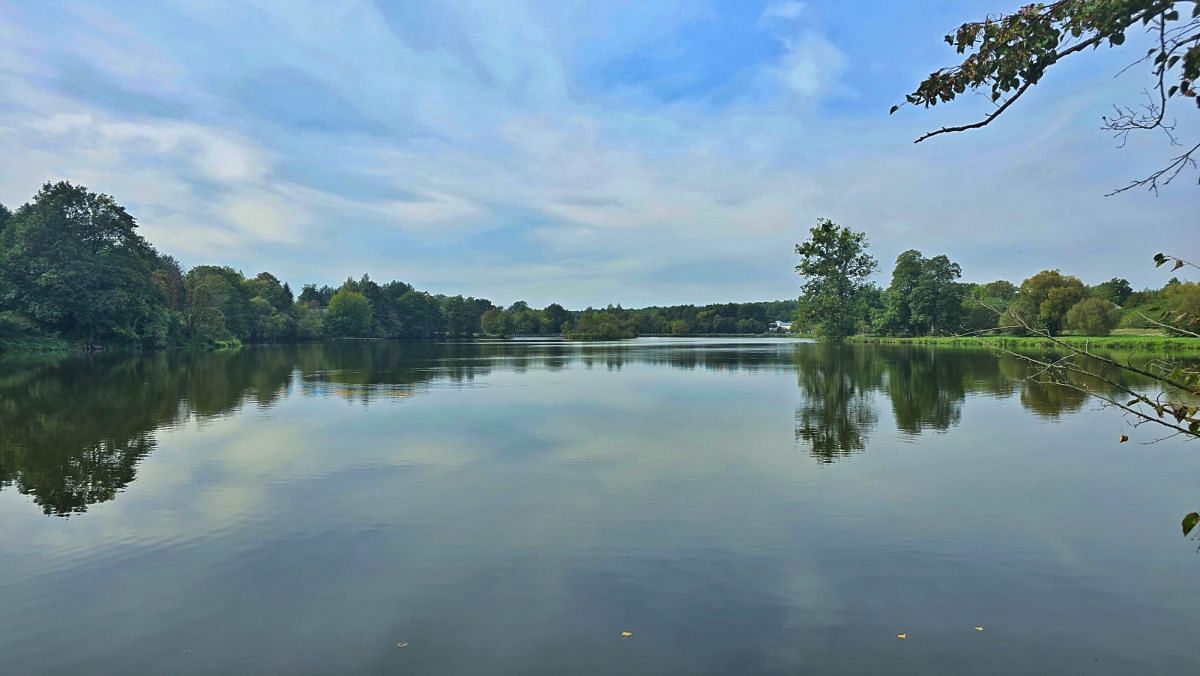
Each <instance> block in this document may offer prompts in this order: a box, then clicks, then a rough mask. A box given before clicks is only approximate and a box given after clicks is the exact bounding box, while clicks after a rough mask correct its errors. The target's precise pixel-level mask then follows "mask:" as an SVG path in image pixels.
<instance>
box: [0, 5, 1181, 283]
mask: <svg viewBox="0 0 1200 676" xmlns="http://www.w3.org/2000/svg"><path fill="white" fill-rule="evenodd" d="M1018 4H1019V3H1016V2H1006V1H1005V0H993V2H958V1H940V2H933V1H929V2H924V1H921V2H917V1H913V2H903V3H896V2H860V3H843V2H818V1H815V0H814V1H811V2H794V1H786V0H785V1H775V2H749V1H746V2H701V1H692V2H670V1H657V0H642V1H639V2H626V3H621V2H596V3H582V2H571V1H569V0H568V1H561V0H560V1H557V2H530V3H521V2H517V1H515V0H514V1H508V0H506V1H505V2H496V1H495V0H491V1H480V2H452V3H426V2H383V1H382V0H380V1H377V2H368V1H361V2H360V1H346V2H315V3H311V4H310V3H303V2H299V1H298V0H281V1H278V2H240V1H239V2H229V3H223V2H204V3H198V2H178V3H176V2H169V1H168V2H164V1H162V0H156V1H155V2H145V3H142V2H136V1H126V2H119V3H118V2H111V3H96V2H87V3H69V2H53V1H47V2H9V3H2V4H0V87H2V89H3V91H4V92H5V96H4V97H3V98H2V99H0V153H2V155H3V157H5V158H6V161H5V162H3V163H0V202H3V203H5V204H8V205H10V206H16V205H18V204H20V203H21V202H23V201H25V200H27V199H28V198H29V197H30V196H31V195H32V194H33V193H34V192H35V191H36V189H37V187H38V186H39V185H40V183H41V182H43V181H45V180H58V179H68V180H71V181H75V182H80V183H83V184H85V185H87V186H89V187H90V188H92V189H94V190H99V191H103V192H108V193H111V194H113V195H114V196H116V197H117V199H118V200H119V201H121V202H122V203H123V204H125V205H127V206H128V207H129V208H130V210H131V211H132V212H133V213H134V215H135V216H137V217H138V219H139V221H140V223H141V225H142V229H143V232H144V234H145V235H146V236H147V237H148V238H149V239H150V240H151V241H152V242H153V243H154V244H155V245H156V246H158V247H159V248H160V249H162V250H164V251H166V252H169V253H173V254H175V255H176V256H177V257H179V258H180V259H181V260H182V261H183V262H184V263H185V265H194V264H199V263H217V264H228V265H232V266H234V267H238V268H240V269H242V270H244V271H245V272H246V273H248V274H253V273H255V272H258V271H260V270H270V271H272V272H275V273H276V274H278V275H279V276H280V277H282V278H284V279H287V280H289V281H290V282H292V284H293V285H294V286H297V287H298V286H299V284H300V283H302V282H306V281H315V282H320V283H334V284H336V283H337V282H338V281H339V280H341V279H344V278H345V277H346V276H347V275H354V276H358V275H360V274H361V273H363V272H369V273H370V274H371V276H372V277H373V278H375V279H377V280H387V279H402V280H405V281H408V282H410V283H412V284H414V285H416V286H417V287H419V288H424V289H428V290H431V291H435V292H444V293H451V294H453V293H463V294H470V295H476V296H484V297H488V298H491V299H492V300H494V301H497V302H502V303H508V302H512V301H514V300H518V299H525V300H527V301H529V302H530V303H532V304H534V305H537V306H541V305H545V304H547V303H550V302H553V301H557V302H562V303H564V304H567V305H568V306H571V307H583V306H586V305H603V304H607V303H609V302H614V303H615V302H619V303H622V304H624V305H627V306H631V305H646V304H665V303H706V302H717V301H740V300H759V299H774V298H786V297H792V296H795V295H796V293H797V292H798V286H799V280H798V279H797V277H796V276H795V274H794V272H793V271H792V266H793V265H794V263H795V260H794V258H795V257H794V254H793V253H792V250H793V246H794V244H795V242H797V241H798V240H800V239H803V237H804V236H805V234H806V232H807V229H808V228H809V227H810V226H811V225H812V223H813V221H814V220H815V219H816V218H818V217H828V218H831V219H833V220H835V221H837V222H839V223H842V224H845V225H849V226H851V227H853V228H855V229H858V230H865V231H866V232H867V233H868V235H869V237H870V239H871V243H872V252H873V253H874V254H875V255H876V257H877V258H879V259H880V261H881V274H880V281H886V276H887V274H888V273H890V269H891V261H893V260H894V259H895V257H896V255H897V254H898V253H900V252H901V251H903V250H905V249H908V248H917V249H920V250H922V251H923V252H925V253H926V254H927V255H934V254H938V253H945V254H948V255H949V256H950V257H951V258H952V259H954V260H956V261H958V262H960V263H961V264H962V266H963V270H964V277H965V278H966V279H969V280H975V281H987V280H991V279H996V278H1008V279H1012V280H1014V281H1020V280H1021V279H1022V278H1024V277H1027V276H1029V275H1030V274H1032V273H1034V272H1037V271H1038V270H1040V269H1042V268H1047V267H1059V268H1061V269H1063V271H1064V272H1068V273H1072V274H1076V275H1079V276H1081V277H1082V278H1084V279H1085V281H1089V282H1097V281H1102V280H1103V279H1107V278H1108V277H1111V276H1113V275H1121V276H1125V277H1128V278H1129V279H1131V280H1132V281H1134V283H1135V286H1141V285H1160V284H1162V283H1163V281H1165V277H1166V275H1164V274H1163V273H1162V271H1156V270H1154V268H1153V266H1152V264H1151V263H1150V257H1151V256H1152V255H1153V254H1154V253H1155V252H1157V251H1159V250H1164V249H1165V250H1170V251H1172V252H1176V253H1178V254H1179V255H1184V256H1187V255H1193V256H1195V254H1196V253H1197V252H1194V251H1184V250H1180V249H1179V247H1180V246H1181V244H1180V242H1183V243H1184V244H1183V245H1182V246H1192V247H1194V246H1195V245H1194V244H1191V242H1194V241H1195V238H1194V237H1193V236H1192V235H1193V233H1192V230H1194V225H1195V208H1194V204H1195V196H1196V193H1195V190H1196V188H1195V185H1194V181H1193V179H1194V177H1188V178H1187V179H1186V180H1182V181H1181V182H1180V183H1179V184H1177V185H1176V186H1173V187H1172V188H1170V189H1168V190H1167V191H1165V192H1164V193H1163V194H1162V195H1160V196H1159V197H1154V196H1151V195H1147V194H1142V193H1133V194H1126V195H1123V196H1118V197H1110V198H1105V197H1104V196H1103V195H1104V193H1105V192H1107V191H1108V190H1109V189H1111V188H1113V187H1115V186H1118V185H1121V184H1122V183H1123V182H1124V181H1127V180H1129V179H1131V178H1136V177H1139V176H1140V175H1142V174H1145V173H1148V172H1149V171H1152V170H1153V169H1154V168H1156V167H1157V166H1158V164H1157V163H1158V162H1160V161H1161V160H1162V159H1163V158H1165V157H1167V156H1168V155H1169V154H1170V150H1171V149H1170V147H1169V146H1167V144H1166V143H1165V141H1164V140H1163V139H1160V138H1156V137H1148V138H1144V139H1141V138H1139V139H1135V141H1134V142H1133V143H1131V144H1130V145H1129V146H1128V147H1126V148H1124V149H1117V148H1116V147H1115V146H1114V144H1113V142H1112V140H1111V139H1110V138H1109V137H1108V136H1107V135H1106V134H1105V133H1104V132H1102V131H1100V130H1099V124H1100V116H1101V115H1102V114H1104V113H1105V112H1106V111H1107V110H1108V109H1109V106H1110V105H1111V104H1112V103H1114V102H1120V103H1137V101H1138V97H1139V96H1140V94H1139V92H1140V91H1141V90H1142V89H1143V88H1144V87H1145V86H1146V80H1145V74H1144V73H1142V72H1140V71H1138V70H1136V69H1135V70H1133V71H1131V72H1130V73H1127V74H1125V75H1122V76H1120V77H1115V76H1116V74H1117V73H1118V71H1119V70H1120V69H1121V67H1122V66H1123V65H1124V64H1125V63H1126V62H1128V61H1130V60H1132V59H1133V58H1136V56H1137V55H1138V53H1139V52H1138V47H1139V45H1140V44H1141V43H1140V42H1139V41H1138V40H1136V39H1134V40H1130V41H1129V42H1128V43H1127V44H1126V46H1125V47H1124V48H1123V49H1121V50H1111V49H1103V50H1100V51H1098V52H1095V53H1093V54H1089V55H1087V56H1086V58H1084V59H1083V60H1079V59H1076V60H1075V61H1074V62H1072V61H1066V62H1064V63H1063V64H1061V65H1060V66H1059V67H1056V69H1054V70H1053V71H1052V72H1051V75H1050V77H1049V78H1048V79H1047V80H1046V81H1045V83H1044V84H1043V85H1040V86H1039V87H1036V88H1035V89H1034V90H1032V91H1031V94H1030V95H1029V96H1027V97H1026V100H1023V101H1022V105H1020V106H1017V107H1015V108H1014V109H1013V110H1012V114H1011V115H1006V116H1005V118H1006V119H1004V118H1002V119H1001V121H1000V122H998V123H997V124H996V125H993V126H992V127H989V128H987V129H985V130H982V131H978V132H975V133H972V134H967V135H958V136H948V137H942V138H938V139H935V140H932V141H929V142H926V143H923V144H920V145H913V144H912V139H913V138H915V137H916V136H917V135H919V134H920V132H922V131H925V130H926V129H928V128H933V127H936V126H938V125H940V124H946V123H950V122H960V121H966V120H971V119H973V118H974V116H976V115H978V114H980V113H981V112H983V111H984V110H985V108H984V107H983V106H985V105H986V102H984V101H982V100H981V99H980V98H978V97H968V99H967V100H965V101H963V102H961V103H960V104H956V105H953V106H949V107H939V108H937V109H934V110H931V111H921V110H916V109H913V108H905V109H902V110H901V111H900V112H899V113H897V114H896V115H894V116H889V115H888V114H887V111H888V108H889V107H890V106H891V105H892V104H893V103H896V102H898V101H900V100H902V99H903V95H904V94H905V93H906V92H907V91H910V89H911V88H912V86H913V85H914V84H915V83H916V82H917V81H919V80H920V78H921V76H922V75H924V74H926V73H928V72H930V71H932V70H934V69H935V68H937V67H938V66H941V65H947V64H949V63H951V62H952V61H953V58H954V56H955V55H954V53H953V51H952V50H951V49H949V48H948V47H947V46H946V45H945V43H944V42H942V36H943V35H944V34H945V33H946V32H947V31H948V30H950V29H952V28H953V27H954V26H956V25H958V24H959V23H961V22H963V21H966V20H971V19H976V18H980V17H982V16H983V15H985V14H987V13H988V12H992V11H1000V10H1008V9H1011V8H1013V7H1015V6H1016V5H1018ZM1142 53H1144V52H1142ZM1183 114H1186V113H1183ZM1194 117H1195V116H1194V115H1193V116H1191V117H1189V118H1188V119H1185V120H1181V122H1183V123H1186V124H1187V125H1191V126H1190V127H1188V128H1187V129H1185V131H1188V130H1191V131H1194V130H1195V129H1196V125H1195V124H1194V122H1195V120H1194V119H1192V118H1194Z"/></svg>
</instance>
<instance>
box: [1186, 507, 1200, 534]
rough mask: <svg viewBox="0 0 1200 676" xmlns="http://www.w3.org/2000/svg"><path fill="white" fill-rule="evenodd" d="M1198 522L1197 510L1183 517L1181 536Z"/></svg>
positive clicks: (1199, 518)
mask: <svg viewBox="0 0 1200 676" xmlns="http://www.w3.org/2000/svg"><path fill="white" fill-rule="evenodd" d="M1198 523H1200V513H1198V512H1192V513H1191V514H1188V515H1187V516H1185V517H1183V536H1184V537H1187V536H1188V535H1189V534H1190V533H1191V532H1192V529H1193V528H1195V527H1196V524H1198Z"/></svg>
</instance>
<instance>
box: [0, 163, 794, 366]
mask: <svg viewBox="0 0 1200 676" xmlns="http://www.w3.org/2000/svg"><path fill="white" fill-rule="evenodd" d="M794 310H795V303H794V302H791V301H781V302H773V303H730V304H724V305H707V306H703V307H695V306H691V305H686V306H673V307H652V308H644V309H637V310H632V309H624V308H621V307H619V306H615V307H614V306H610V307H607V308H603V309H592V308H588V309H586V310H583V311H572V310H567V309H566V308H564V307H563V306H561V305H559V304H557V303H553V304H551V305H549V306H547V307H545V308H543V309H535V308H531V307H529V305H528V304H527V303H525V302H523V301H522V302H517V303H514V304H512V305H511V306H509V307H507V308H501V307H498V306H496V305H495V304H493V303H492V302H491V301H489V300H487V299H483V298H472V297H463V296H444V295H438V294H431V293H428V292H426V291H421V290H418V289H415V288H413V286H412V285H410V284H407V283H405V282H401V281H391V282H387V283H384V284H379V283H377V282H375V281H374V280H372V279H371V278H370V277H369V276H368V275H363V276H362V277H361V278H358V279H353V278H351V279H347V280H346V281H345V282H344V283H342V284H341V285H340V286H338V287H337V288H333V287H330V286H322V287H319V288H318V287H317V286H316V285H315V284H309V285H305V286H304V287H303V288H302V289H301V291H300V293H299V294H298V295H296V294H294V292H293V290H292V288H291V286H290V285H289V284H288V283H287V282H284V281H281V280H280V279H279V278H278V277H276V276H275V275H273V274H271V273H269V272H261V273H258V274H257V275H255V276H253V277H247V276H245V275H244V274H243V273H242V272H240V271H238V270H235V269H233V268H230V267H224V266H215V265H200V266H196V267H193V268H191V269H189V270H186V271H185V270H184V269H183V268H182V266H181V265H180V263H179V261H177V260H176V259H175V258H173V257H171V256H168V255H165V254H162V253H160V252H158V251H156V250H155V249H154V247H152V246H151V245H150V244H149V243H148V242H147V241H146V240H145V239H144V238H143V237H142V236H141V235H140V234H138V232H137V223H136V221H135V219H134V218H133V216H131V215H130V214H129V213H128V212H127V211H126V210H125V209H124V207H122V206H120V205H119V204H117V203H116V201H115V200H114V199H113V198H112V197H110V196H108V195H102V194H96V193H92V192H90V191H88V190H87V189H86V188H84V187H82V186H76V185H72V184H70V183H66V182H60V183H54V184H50V183H47V184H46V185H44V186H43V187H42V189H41V190H40V191H39V192H38V194H37V195H35V196H34V198H33V199H32V200H31V201H30V202H28V203H26V204H24V205H23V206H21V207H20V208H19V209H17V210H16V211H15V212H12V211H10V210H8V209H7V208H5V207H4V206H3V205H0V340H5V341H14V340H20V339H23V338H39V337H45V336H57V337H62V338H65V339H67V340H71V341H78V342H81V343H84V344H86V345H137V346H144V347H163V346H172V345H214V344H218V345H219V344H223V343H237V342H287V341H294V340H318V339H324V338H433V337H470V336H476V335H490V336H512V335H567V336H569V337H578V338H627V337H634V336H638V335H646V334H666V335H703V334H711V333H762V332H765V331H766V330H767V329H768V326H769V324H770V323H771V322H772V321H775V320H780V319H786V318H788V317H790V316H791V315H792V313H793V312H794Z"/></svg>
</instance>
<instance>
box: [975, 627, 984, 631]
mask: <svg viewBox="0 0 1200 676" xmlns="http://www.w3.org/2000/svg"><path fill="white" fill-rule="evenodd" d="M975 631H983V627H975Z"/></svg>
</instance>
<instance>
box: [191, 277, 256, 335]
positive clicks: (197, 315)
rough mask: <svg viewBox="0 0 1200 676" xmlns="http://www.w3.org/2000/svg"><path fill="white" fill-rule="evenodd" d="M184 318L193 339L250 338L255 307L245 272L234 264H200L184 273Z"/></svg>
mask: <svg viewBox="0 0 1200 676" xmlns="http://www.w3.org/2000/svg"><path fill="white" fill-rule="evenodd" d="M183 281H184V289H185V291H186V295H187V307H186V308H185V310H184V313H183V314H184V320H185V326H186V329H187V335H188V337H189V339H190V340H191V341H193V342H199V343H208V342H212V341H216V340H228V339H230V338H237V339H239V340H243V339H249V338H251V337H252V335H253V329H254V321H255V310H254V308H253V306H252V305H251V302H250V301H251V296H250V289H249V288H247V287H246V285H245V279H244V278H243V277H242V273H240V272H238V271H237V270H234V269H233V268H230V267H224V266H216V265H198V266H196V267H194V268H192V269H191V270H188V273H187V275H185V276H184V280H183Z"/></svg>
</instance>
